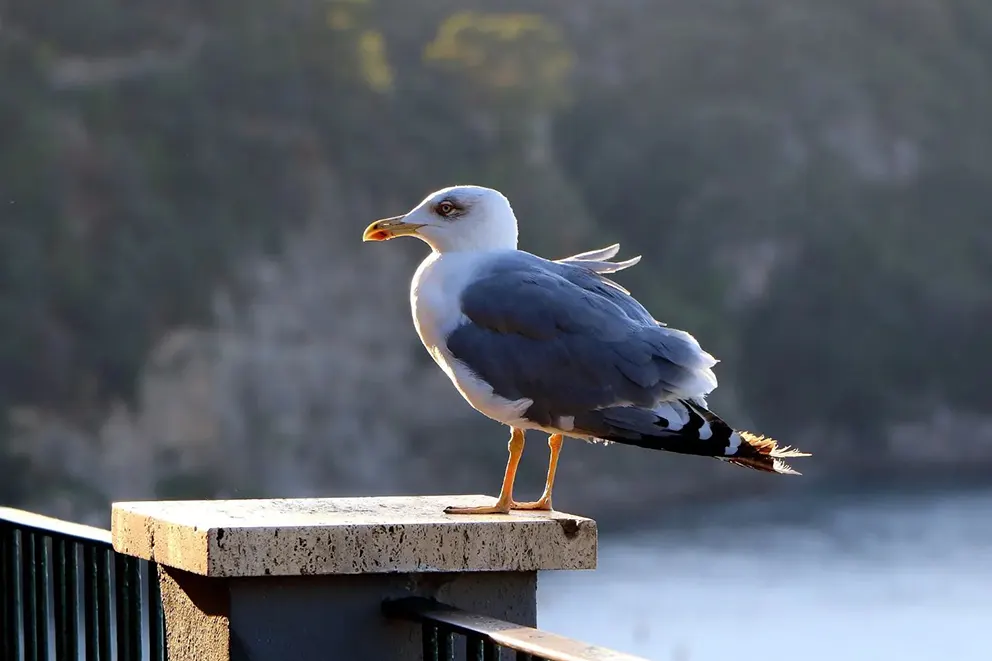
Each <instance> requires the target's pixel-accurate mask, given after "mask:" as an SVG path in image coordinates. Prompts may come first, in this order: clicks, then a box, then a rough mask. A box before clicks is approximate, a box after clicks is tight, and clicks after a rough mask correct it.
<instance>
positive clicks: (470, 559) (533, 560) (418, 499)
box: [111, 496, 597, 577]
mask: <svg viewBox="0 0 992 661" xmlns="http://www.w3.org/2000/svg"><path fill="white" fill-rule="evenodd" d="M493 503H495V499H494V498H492V497H488V496H415V497H384V498H295V499H280V500H203V501H148V502H129V503H114V506H113V515H112V517H113V519H112V525H111V535H112V538H113V545H114V549H115V550H116V551H118V552H119V553H124V554H126V555H130V556H134V557H138V558H143V559H145V560H152V561H155V562H158V563H160V564H163V565H166V566H168V567H174V568H177V569H182V570H185V571H189V572H193V573H196V574H201V575H203V576H217V577H235V576H298V575H312V574H373V573H390V572H474V571H535V570H544V569H595V568H596V544H597V531H596V522H595V521H593V520H592V519H587V518H584V517H580V516H575V515H572V514H564V513H561V512H529V511H519V512H516V511H515V512H511V513H510V514H485V515H464V514H445V513H444V508H445V507H446V506H448V505H456V506H473V505H489V504H493Z"/></svg>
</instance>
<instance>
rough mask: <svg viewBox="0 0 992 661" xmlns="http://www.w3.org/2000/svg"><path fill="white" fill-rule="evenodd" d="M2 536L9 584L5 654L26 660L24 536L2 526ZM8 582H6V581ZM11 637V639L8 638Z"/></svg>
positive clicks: (5, 591)
mask: <svg viewBox="0 0 992 661" xmlns="http://www.w3.org/2000/svg"><path fill="white" fill-rule="evenodd" d="M0 535H3V536H4V545H5V546H6V547H7V553H6V556H7V557H6V558H5V561H6V565H7V566H6V567H5V573H6V579H7V580H9V583H8V584H7V585H6V586H5V587H4V591H3V598H4V599H5V600H7V604H8V609H7V618H8V619H7V622H5V623H4V624H5V626H4V628H5V629H6V630H5V631H4V632H3V633H4V645H5V646H9V647H5V648H4V652H5V653H9V654H10V655H11V657H12V658H14V659H17V660H18V661H19V660H20V659H23V658H24V610H23V608H22V607H21V604H23V603H24V583H23V580H22V578H23V577H22V576H21V564H22V563H23V562H24V556H23V552H24V547H23V546H22V544H21V542H22V540H23V538H24V536H23V535H22V534H21V533H20V531H18V530H16V529H14V528H13V527H12V526H4V525H0ZM5 582H6V581H5ZM8 636H9V638H8Z"/></svg>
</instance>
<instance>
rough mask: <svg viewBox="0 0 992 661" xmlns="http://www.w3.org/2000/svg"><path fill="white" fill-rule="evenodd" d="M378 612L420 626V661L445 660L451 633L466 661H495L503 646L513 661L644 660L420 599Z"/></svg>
mask: <svg viewBox="0 0 992 661" xmlns="http://www.w3.org/2000/svg"><path fill="white" fill-rule="evenodd" d="M382 610H383V614H385V615H386V617H390V618H397V619H403V620H410V621H413V622H418V623H420V624H421V627H422V629H421V636H422V638H423V648H424V655H423V658H424V661H450V660H451V659H452V654H453V653H454V652H455V637H456V636H457V637H459V638H463V639H464V641H463V643H464V649H465V656H464V658H465V659H468V660H469V661H501V659H504V658H506V657H505V656H501V655H502V652H503V651H504V650H509V651H510V652H511V653H514V654H515V656H514V657H513V658H514V659H515V661H646V660H645V659H642V658H641V657H636V656H631V655H629V654H623V653H621V652H615V651H613V650H610V649H606V648H603V647H596V646H595V645H588V644H586V643H582V642H579V641H577V640H573V639H571V638H565V637H564V636H558V635H556V634H553V633H549V632H547V631H541V630H539V629H533V628H531V627H524V626H520V625H519V624H513V623H512V622H506V621H503V620H498V619H496V618H492V617H487V616H485V615H477V614H475V613H469V612H467V611H463V610H459V609H457V608H454V607H453V606H448V605H446V604H442V603H440V602H437V601H433V600H430V599H423V598H420V597H409V598H406V599H397V600H394V601H387V602H385V603H383V605H382ZM456 658H461V656H460V655H457V656H456Z"/></svg>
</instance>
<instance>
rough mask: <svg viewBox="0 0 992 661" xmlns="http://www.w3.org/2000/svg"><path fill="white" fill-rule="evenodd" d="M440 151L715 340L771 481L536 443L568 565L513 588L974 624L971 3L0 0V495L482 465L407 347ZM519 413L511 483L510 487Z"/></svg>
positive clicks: (991, 170) (961, 627)
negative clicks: (776, 454) (413, 211)
mask: <svg viewBox="0 0 992 661" xmlns="http://www.w3.org/2000/svg"><path fill="white" fill-rule="evenodd" d="M455 183H476V184H482V185H487V186H492V187H495V188H499V189H500V190H502V191H503V192H504V193H506V194H507V195H508V197H509V198H510V199H511V201H512V202H513V205H514V208H515V210H516V212H517V215H518V217H519V218H520V220H521V247H522V248H524V249H527V250H530V251H532V252H537V253H539V254H541V255H544V256H547V257H563V256H566V255H568V254H572V253H575V252H578V251H582V250H588V249H592V248H597V247H600V246H604V245H608V244H610V243H614V242H620V244H621V257H627V256H631V255H634V254H643V255H644V260H643V261H642V262H641V264H640V265H638V266H637V267H636V268H634V269H632V270H630V271H627V272H624V273H622V274H620V275H619V276H618V277H617V279H618V280H619V281H620V282H621V283H622V284H624V285H625V286H626V287H628V288H629V289H631V290H632V291H633V293H634V295H636V296H637V297H638V298H639V299H640V300H641V301H642V302H644V303H645V304H646V305H647V307H648V308H649V309H650V310H651V311H652V312H653V313H654V314H655V316H657V317H658V318H659V319H661V320H663V321H665V322H667V323H668V324H670V325H672V326H676V327H679V328H684V329H686V330H689V331H690V332H692V333H693V334H695V335H696V336H697V337H698V338H699V339H700V341H701V342H702V344H703V346H704V347H706V348H707V349H708V350H710V351H711V352H712V353H713V354H714V355H716V356H717V357H718V358H720V359H721V361H722V362H721V363H720V365H719V366H718V368H717V374H718V376H719V378H720V387H719V389H718V390H717V391H716V392H715V393H714V395H713V396H712V397H711V399H710V402H711V404H712V406H713V408H714V409H715V410H716V411H718V412H720V413H721V414H722V415H723V416H724V417H725V418H726V419H727V420H728V421H730V422H731V423H733V424H736V425H737V426H739V427H743V428H745V429H753V430H755V431H760V432H762V433H764V434H768V435H772V436H775V437H776V438H779V439H780V440H782V441H784V442H785V443H788V444H792V445H798V446H799V447H801V448H802V449H804V450H808V451H811V452H813V454H814V456H813V457H812V458H810V459H806V460H799V461H796V462H794V465H795V467H796V468H798V469H799V470H801V471H803V472H804V473H805V475H804V477H802V478H794V479H789V478H784V479H783V478H776V477H774V476H769V475H764V474H757V473H754V472H752V471H747V470H742V469H738V468H735V467H732V466H729V465H727V464H724V463H722V462H716V461H712V460H707V459H700V458H692V457H679V456H675V455H667V454H666V455H662V454H660V453H649V452H647V451H644V450H639V449H635V448H623V447H616V446H614V447H609V448H604V447H602V446H586V445H585V444H581V443H576V442H572V443H569V444H566V448H565V450H564V452H563V454H562V463H561V467H560V471H559V478H558V482H557V488H556V491H555V504H556V506H557V507H558V508H560V509H562V510H565V511H570V512H575V513H580V514H584V515H588V516H593V517H596V518H597V519H599V522H600V528H601V531H602V556H601V563H600V564H601V568H600V569H599V570H598V571H596V572H590V573H587V574H578V575H572V574H561V575H552V576H548V577H544V578H543V579H542V580H543V582H542V588H541V621H540V624H541V626H543V627H545V628H550V629H552V630H554V631H557V632H560V633H564V634H567V635H572V636H575V637H579V638H583V639H586V640H589V641H590V642H596V643H600V644H605V645H610V646H613V647H616V648H619V649H622V650H625V651H629V652H633V653H640V654H643V655H646V656H650V657H651V658H658V659H675V660H678V661H689V660H691V661H696V660H706V659H725V658H728V657H729V656H730V655H731V654H732V655H733V656H734V657H735V658H737V659H741V660H748V659H762V660H774V659H794V658H803V659H812V660H817V659H835V658H838V656H843V657H845V658H864V659H874V658H896V656H897V655H898V656H899V658H903V659H906V660H907V661H915V660H917V659H932V658H954V659H958V660H963V659H987V658H989V657H990V655H992V643H989V642H988V639H987V637H986V636H985V635H984V628H983V624H984V623H987V622H988V621H989V620H990V618H992V605H990V603H992V602H989V601H988V594H989V590H990V588H992V569H990V568H989V566H988V564H987V563H985V562H984V560H983V559H987V558H988V557H989V552H990V551H992V517H990V514H989V513H990V511H992V490H990V489H992V396H990V394H989V390H988V385H989V374H990V372H992V342H990V339H989V338H990V336H989V334H988V329H989V327H990V326H992V5H989V4H988V3H987V2H983V1H981V0H898V1H894V0H836V1H834V2H824V1H823V0H790V1H789V2H772V1H770V0H737V1H735V2H730V1H729V0H693V1H692V2H687V1H684V0H682V1H676V0H651V1H648V0H611V1H610V2H604V1H598V2H597V1H594V0H567V1H566V0H545V1H543V2H523V1H508V2H503V3H500V4H499V5H498V6H496V5H494V4H493V3H487V2H482V0H460V1H458V2H455V1H453V0H431V1H430V2H427V1H426V0H291V1H284V2H276V1H275V0H236V1H235V0H197V1H195V2H193V1H191V0H171V1H170V2H161V1H153V0H132V1H131V2H127V3H124V2H115V1H114V0H48V1H46V2H37V1H36V0H6V1H5V2H2V3H0V504H6V505H12V506H17V507H21V508H25V509H30V510H34V511H38V512H43V513H47V514H50V515H54V516H59V517H62V518H68V519H73V520H77V521H82V522H87V523H91V524H95V525H100V526H102V527H107V525H108V523H107V521H108V505H109V503H110V502H111V501H112V500H126V499H148V498H160V499H162V498H248V497H262V496H265V497H283V496H332V495H366V494H377V495H389V494H444V493H479V492H486V493H491V494H495V493H496V492H497V491H498V487H499V480H500V477H501V475H502V471H503V466H504V462H505V457H506V449H505V448H506V445H505V440H506V436H507V432H506V429H505V428H503V427H501V426H500V425H498V424H496V423H494V422H491V421H488V420H486V419H485V418H483V417H482V416H481V415H480V414H478V413H476V412H474V411H473V410H472V409H470V408H469V407H468V405H467V404H465V403H464V402H463V401H462V400H461V398H460V396H459V395H458V394H457V392H456V391H455V390H454V388H452V387H451V385H450V384H449V383H448V382H447V380H446V378H445V377H444V375H443V374H442V373H441V371H440V370H438V369H437V368H436V367H435V366H434V364H433V363H432V362H431V361H430V359H429V357H428V355H427V354H426V352H425V351H424V350H423V348H422V347H421V346H420V344H419V340H418V339H417V336H416V334H415V331H414V328H413V326H412V323H411V320H410V312H409V304H408V286H409V280H410V278H411V276H412V274H413V270H414V268H415V267H416V264H417V263H418V261H419V260H420V259H422V257H423V256H424V254H425V246H423V245H422V244H420V243H419V242H416V241H397V242H393V243H390V244H389V245H388V246H382V245H372V244H364V245H363V244H362V243H361V232H362V230H363V228H364V227H365V226H366V224H367V223H368V222H370V221H371V220H373V219H375V218H379V217H383V216H391V215H395V214H398V213H402V212H404V211H406V210H407V209H408V208H410V207H411V206H413V205H414V204H415V203H417V202H418V201H419V200H420V199H421V198H422V197H423V196H424V195H425V194H426V193H428V192H430V191H432V190H434V189H437V188H441V187H443V186H447V185H451V184H455ZM546 456H547V448H546V444H545V442H544V439H543V437H540V436H538V435H533V436H532V438H531V441H530V445H529V449H528V452H527V454H526V455H525V460H524V465H523V467H522V470H521V477H520V479H519V480H518V485H519V486H518V492H517V493H518V497H521V498H529V497H531V496H535V497H536V495H537V494H538V492H539V490H540V487H541V485H542V484H543V477H544V470H545V467H546Z"/></svg>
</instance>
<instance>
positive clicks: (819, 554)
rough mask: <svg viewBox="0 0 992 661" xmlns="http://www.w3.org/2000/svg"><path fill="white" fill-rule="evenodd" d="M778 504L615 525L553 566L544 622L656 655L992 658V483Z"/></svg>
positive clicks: (694, 658)
mask: <svg viewBox="0 0 992 661" xmlns="http://www.w3.org/2000/svg"><path fill="white" fill-rule="evenodd" d="M771 507H772V506H771V505H769V506H768V507H762V506H761V504H760V503H758V504H751V505H749V506H746V507H743V508H742V510H743V511H742V512H741V513H740V515H734V514H733V512H731V511H730V507H729V506H728V507H725V508H722V509H721V510H720V511H719V512H715V513H714V516H713V517H712V522H710V520H709V519H708V518H707V517H699V520H697V521H696V522H695V523H692V524H685V523H683V524H680V525H678V526H666V527H664V528H661V529H654V530H653V531H652V532H645V533H636V534H629V533H628V534H624V535H617V536H609V535H604V536H603V537H602V538H601V544H600V558H599V568H598V569H597V570H596V571H592V572H560V573H558V572H546V573H544V574H542V575H541V577H540V588H539V611H538V612H539V614H540V615H539V618H540V619H539V626H540V627H541V628H542V629H547V630H549V631H554V632H556V633H560V634H563V635H567V636H570V637H573V638H578V639H580V640H584V641H587V642H590V643H596V644H600V645H604V646H607V647H612V648H614V649H617V650H621V651H625V652H629V653H633V654H638V655H641V656H645V657H647V658H649V659H657V660H659V661H665V660H673V661H727V660H728V659H733V661H796V660H802V661H838V660H839V659H844V660H847V661H850V660H852V659H865V660H869V659H871V660H876V659H882V660H888V659H893V660H898V661H942V660H945V659H946V660H948V661H952V660H953V661H988V660H989V659H992V492H972V493H967V494H961V493H958V494H948V493H944V494H939V495H936V494H933V495H929V496H925V497H924V496H914V497H906V496H902V497H894V496H888V497H882V496H873V497H864V498H858V499H854V498H851V499H845V500H844V501H843V502H835V503H832V504H823V503H811V504H809V506H808V511H807V512H805V513H801V514H798V515H797V513H796V511H795V509H794V508H790V511H789V513H788V515H787V521H786V522H776V521H775V520H774V519H773V518H770V517H769V512H768V510H769V509H770V508H771ZM810 512H812V513H810ZM986 627H989V628H988V629H986Z"/></svg>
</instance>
